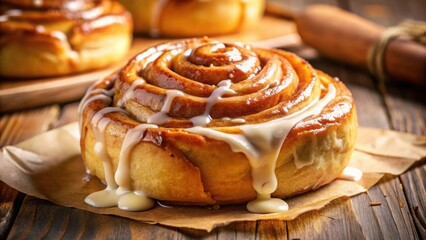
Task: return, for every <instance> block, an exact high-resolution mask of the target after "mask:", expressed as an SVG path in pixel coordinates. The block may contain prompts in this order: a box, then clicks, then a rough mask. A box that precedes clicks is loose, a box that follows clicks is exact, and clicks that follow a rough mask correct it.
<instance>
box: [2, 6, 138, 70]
mask: <svg viewBox="0 0 426 240" xmlns="http://www.w3.org/2000/svg"><path fill="white" fill-rule="evenodd" d="M0 15H1V16H0V75H2V76H7V77H18V78H36V77H49V76H57V75H64V74H70V73H76V72H82V71H87V70H92V69H97V68H102V67H106V66H108V65H111V64H112V63H115V62H117V61H119V60H120V59H122V58H123V57H124V56H125V54H126V53H127V51H128V49H129V47H130V44H131V39H132V29H133V26H132V19H131V15H130V13H128V12H127V11H126V10H125V9H124V7H123V6H122V5H121V4H120V3H118V2H116V1H110V0H85V1H83V0H82V1H73V0H62V1H61V0H40V1H37V0H33V1H29V0H27V1H20V0H19V1H18V0H4V1H1V3H0Z"/></svg>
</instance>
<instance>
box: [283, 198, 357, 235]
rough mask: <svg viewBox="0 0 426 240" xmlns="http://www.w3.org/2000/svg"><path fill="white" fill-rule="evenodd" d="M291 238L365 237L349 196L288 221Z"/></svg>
mask: <svg viewBox="0 0 426 240" xmlns="http://www.w3.org/2000/svg"><path fill="white" fill-rule="evenodd" d="M288 231H289V236H288V237H289V239H310V238H312V236H315V239H349V238H350V237H351V236H352V237H354V236H356V238H357V239H363V238H364V235H363V231H362V228H361V225H360V223H359V222H358V220H357V218H356V216H355V215H354V212H353V211H352V205H351V201H350V200H349V199H348V198H340V199H337V200H335V201H333V202H332V203H330V204H329V205H327V206H326V207H325V208H323V209H321V210H320V211H313V212H310V213H306V214H303V215H302V216H300V217H298V218H296V219H295V220H293V221H290V222H288Z"/></svg>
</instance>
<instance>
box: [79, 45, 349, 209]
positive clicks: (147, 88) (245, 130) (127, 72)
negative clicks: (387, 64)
mask: <svg viewBox="0 0 426 240" xmlns="http://www.w3.org/2000/svg"><path fill="white" fill-rule="evenodd" d="M80 113H81V117H80V119H81V126H82V142H81V146H82V150H83V157H84V158H85V159H86V160H85V161H86V165H87V166H88V169H91V171H95V172H96V173H94V174H95V175H96V176H100V177H101V178H107V177H106V175H109V176H112V173H110V174H107V173H106V170H104V172H103V173H102V174H100V173H99V171H100V170H99V169H98V168H99V166H97V164H99V163H100V162H101V161H99V159H100V158H101V157H99V156H101V155H102V156H104V158H102V159H103V160H102V161H103V162H104V166H105V164H107V165H108V169H116V171H117V172H118V173H116V179H115V181H116V182H117V183H118V186H120V187H122V186H121V185H120V182H124V183H126V184H125V185H126V186H127V187H126V189H134V188H136V189H139V188H142V189H143V192H144V193H146V194H147V195H148V196H150V197H152V198H155V199H160V200H165V201H172V202H178V203H193V204H215V203H240V202H246V201H249V200H252V199H253V198H255V196H256V193H257V196H258V199H257V200H256V201H257V202H256V201H255V203H253V204H254V205H255V206H257V204H258V202H259V201H260V202H262V201H266V200H265V199H270V196H271V194H272V196H278V197H281V198H282V197H286V196H290V195H294V194H300V193H302V192H306V191H308V190H311V189H315V188H317V187H319V186H321V185H324V184H326V183H328V182H330V181H332V180H333V179H334V178H335V177H336V176H337V175H338V174H339V173H340V172H341V170H342V169H343V167H344V166H346V164H347V162H348V160H349V156H350V153H351V151H352V149H353V144H354V140H355V138H354V136H355V134H354V132H355V129H356V112H355V108H354V103H353V99H352V96H351V94H350V92H349V91H348V90H347V88H346V87H345V86H344V85H343V83H341V82H340V81H339V80H337V79H333V78H331V77H329V76H328V75H326V74H324V73H322V72H320V71H318V70H315V69H314V68H313V67H312V66H311V65H310V64H309V63H307V62H306V61H305V60H303V59H301V58H300V57H298V56H296V55H294V54H292V53H289V52H286V51H281V50H275V49H262V48H255V47H252V46H249V45H245V44H242V43H222V42H218V41H214V40H211V39H208V38H201V39H190V40H186V41H181V42H172V43H165V44H160V45H158V46H155V47H152V48H149V49H147V50H145V51H143V52H142V53H140V54H139V55H137V56H136V57H134V58H133V59H132V60H131V61H130V62H129V63H128V64H127V65H126V66H125V67H124V68H123V69H121V70H120V71H119V72H116V73H114V74H112V75H111V76H109V77H107V78H105V79H102V80H100V81H99V82H97V83H96V84H94V85H93V86H92V88H91V89H89V90H88V92H87V94H86V96H85V98H84V99H83V101H82V103H81V105H80ZM137 129H143V130H137ZM104 137H105V138H106V139H103V138H104ZM108 139H109V140H108ZM108 141H110V142H108ZM121 142H125V143H126V144H124V143H123V144H122V145H123V146H125V147H124V148H125V150H123V148H121V149H120V146H121ZM117 143H118V144H117ZM150 144H151V145H150ZM95 145H98V150H99V149H100V150H99V151H100V152H98V153H95V152H94V150H93V148H94V146H95ZM99 146H103V147H102V148H99ZM127 146H132V147H131V148H130V147H127ZM148 146H149V147H148ZM153 146H156V147H153ZM151 147H153V148H154V149H151ZM95 148H96V147H95ZM108 148H111V149H113V150H108ZM133 148H134V150H133V151H135V152H137V153H134V154H133V155H134V156H136V155H137V156H139V157H138V158H136V157H135V158H134V159H130V158H131V157H129V156H131V154H129V152H131V149H133ZM145 148H147V149H145ZM142 149H145V150H142ZM108 151H109V152H108ZM115 152H120V154H119V155H120V156H127V157H117V153H115ZM123 152H124V153H123ZM158 154H160V155H161V154H166V155H161V156H162V157H158ZM93 159H97V160H93ZM176 159H179V161H177V160H176ZM325 159H327V160H325ZM139 161H140V162H143V163H141V164H144V166H145V164H147V165H146V166H148V163H146V162H145V161H147V162H149V163H150V164H149V166H150V167H149V170H147V169H146V172H145V171H143V170H139V171H138V170H133V171H135V172H133V175H132V174H129V176H130V175H131V176H132V177H131V178H132V179H139V180H133V181H136V182H137V183H136V185H135V186H133V187H131V184H130V182H131V180H130V179H126V180H123V179H122V177H123V175H126V174H122V172H123V171H124V172H126V173H127V172H131V171H132V170H129V168H130V166H131V164H130V163H131V162H139ZM151 161H152V162H151ZM123 162H126V164H123ZM132 164H137V163H132ZM170 164H171V165H170ZM125 165H127V167H123V166H125ZM157 166H158V167H157ZM141 168H142V167H141ZM168 168H173V171H170V172H167V174H166V175H167V177H166V178H167V180H164V179H163V176H164V174H159V175H160V176H157V175H155V174H154V173H152V172H155V171H157V170H158V171H159V172H163V171H164V169H168ZM96 169H97V170H96ZM105 169H106V168H105ZM123 169H124V170H123ZM188 169H191V170H188ZM307 169H308V170H307ZM319 169H320V170H319ZM299 171H302V172H300V173H299ZM148 172H149V174H148ZM305 172H308V174H307V173H305ZM309 172H312V173H311V174H309ZM175 174H176V175H175ZM153 175H155V176H157V177H159V178H161V179H162V180H160V181H159V182H161V184H160V185H159V184H157V183H155V184H154V183H152V185H151V183H150V184H148V183H146V182H150V181H151V180H146V178H149V179H150V178H152V176H153ZM311 175H312V176H311ZM117 176H120V178H117ZM172 176H173V177H172ZM174 177H176V178H177V179H179V180H176V179H175V178H174ZM298 178H300V179H301V180H299V179H298ZM142 179H143V180H142ZM183 179H184V180H183ZM172 180H173V182H172ZM139 181H141V182H143V183H140V184H139ZM152 181H156V180H152ZM168 181H170V182H168ZM186 181H190V182H191V183H188V182H186ZM287 181H290V182H291V184H290V186H288V185H287V184H288V182H287ZM110 182H114V179H113V178H111V177H110ZM176 182H178V183H176ZM145 183H146V184H145ZM188 184H190V185H191V190H189V191H188V189H187V185H188ZM153 185H155V190H154V187H153ZM179 185H180V187H179ZM282 185H286V186H285V187H282ZM280 186H281V187H280ZM162 188H164V189H165V190H164V191H165V192H161V190H158V189H162ZM236 189H238V190H236ZM173 191H175V192H173ZM159 192H161V193H159ZM166 192H167V193H166ZM171 192H173V193H171ZM197 194H198V195H197ZM259 196H260V197H259ZM275 200H277V199H275ZM275 200H274V201H273V202H274V203H273V204H277V205H280V204H282V202H280V201H281V200H280V201H278V200H277V201H275ZM267 201H269V200H267ZM262 204H263V203H262ZM249 208H252V206H251V207H249ZM277 208H280V209H283V208H285V207H283V206H281V205H280V206H277ZM253 209H257V207H254V208H253ZM254 211H255V212H257V211H258V210H254ZM262 211H263V210H262Z"/></svg>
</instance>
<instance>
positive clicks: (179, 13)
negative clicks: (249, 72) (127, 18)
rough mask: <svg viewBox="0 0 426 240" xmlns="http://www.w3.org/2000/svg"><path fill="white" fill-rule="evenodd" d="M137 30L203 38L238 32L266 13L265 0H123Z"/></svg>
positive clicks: (164, 34) (154, 35)
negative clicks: (264, 11)
mask: <svg viewBox="0 0 426 240" xmlns="http://www.w3.org/2000/svg"><path fill="white" fill-rule="evenodd" d="M121 2H122V3H123V4H124V5H125V6H126V8H127V9H129V11H130V12H131V13H132V15H133V19H134V25H135V32H138V33H145V34H149V35H151V36H152V37H158V36H168V37H196V36H199V37H202V36H212V35H220V34H228V33H234V32H237V31H239V30H241V29H244V28H246V27H248V26H253V25H254V24H256V23H257V22H259V20H260V19H261V17H262V16H263V10H264V2H265V1H264V0H215V1H203V0H184V1H183V0H138V1H135V0H121Z"/></svg>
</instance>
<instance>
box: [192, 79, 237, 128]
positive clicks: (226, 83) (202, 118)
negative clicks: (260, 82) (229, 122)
mask: <svg viewBox="0 0 426 240" xmlns="http://www.w3.org/2000/svg"><path fill="white" fill-rule="evenodd" d="M231 85H232V82H231V80H223V81H221V82H219V83H218V85H217V86H218V88H216V89H215V90H214V91H213V92H212V94H211V95H210V96H209V97H208V98H207V103H206V109H205V110H204V113H203V114H201V115H199V116H196V117H193V118H191V122H192V124H194V126H206V125H208V124H209V123H210V121H211V120H212V118H211V116H210V110H211V109H212V107H213V105H215V104H216V103H217V102H219V101H220V100H221V99H222V96H223V95H225V94H227V93H235V91H234V90H232V89H231V88H230V87H231Z"/></svg>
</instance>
